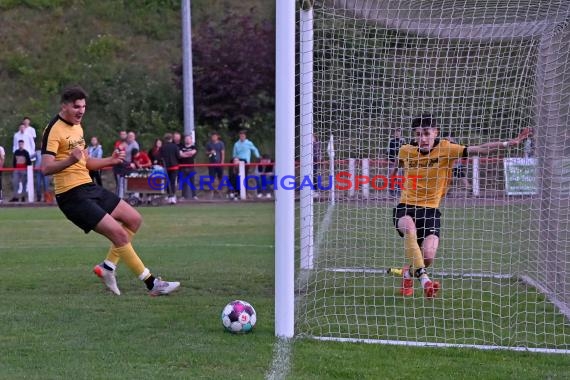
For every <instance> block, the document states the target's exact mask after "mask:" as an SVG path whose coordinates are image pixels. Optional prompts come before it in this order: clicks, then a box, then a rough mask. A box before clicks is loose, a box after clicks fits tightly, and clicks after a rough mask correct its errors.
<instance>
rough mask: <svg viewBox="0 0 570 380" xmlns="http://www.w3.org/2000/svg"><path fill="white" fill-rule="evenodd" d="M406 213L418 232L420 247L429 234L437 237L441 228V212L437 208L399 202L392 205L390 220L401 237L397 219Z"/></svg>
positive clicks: (402, 235)
mask: <svg viewBox="0 0 570 380" xmlns="http://www.w3.org/2000/svg"><path fill="white" fill-rule="evenodd" d="M406 215H408V216H410V217H411V218H412V219H413V220H414V223H415V225H416V230H417V234H418V244H419V246H420V247H421V245H422V243H423V241H424V239H425V238H426V237H428V236H429V235H435V236H437V237H439V231H440V228H441V212H440V211H439V210H438V209H436V208H431V207H420V206H412V205H407V204H404V203H399V204H398V205H397V206H396V207H394V210H393V212H392V220H393V222H394V226H396V230H397V231H398V234H400V236H401V237H404V234H402V232H400V230H398V220H399V219H400V218H402V217H403V216H406Z"/></svg>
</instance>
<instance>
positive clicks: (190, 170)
mask: <svg viewBox="0 0 570 380" xmlns="http://www.w3.org/2000/svg"><path fill="white" fill-rule="evenodd" d="M179 150H180V159H179V163H180V164H183V165H194V159H195V158H196V153H198V150H197V149H196V146H195V145H194V141H193V140H192V135H186V136H184V144H182V145H181V146H179ZM181 172H182V174H183V175H184V176H183V178H184V183H182V197H183V198H184V199H190V194H192V199H194V200H198V196H197V195H196V187H195V184H194V175H195V174H196V171H195V170H194V167H193V166H183V167H182V168H181ZM188 182H190V183H191V184H192V186H190V185H189V184H188Z"/></svg>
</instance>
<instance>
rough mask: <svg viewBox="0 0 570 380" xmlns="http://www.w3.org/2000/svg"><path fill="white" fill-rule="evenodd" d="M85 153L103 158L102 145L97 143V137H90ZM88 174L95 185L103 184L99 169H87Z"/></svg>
mask: <svg viewBox="0 0 570 380" xmlns="http://www.w3.org/2000/svg"><path fill="white" fill-rule="evenodd" d="M87 153H88V154H89V157H92V158H103V147H102V146H101V144H99V139H98V138H97V137H96V136H93V137H91V145H89V147H88V148H87ZM89 176H90V177H91V179H92V180H93V182H95V183H96V184H97V185H99V186H103V181H102V180H101V169H98V170H89Z"/></svg>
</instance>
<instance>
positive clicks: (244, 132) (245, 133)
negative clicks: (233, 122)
mask: <svg viewBox="0 0 570 380" xmlns="http://www.w3.org/2000/svg"><path fill="white" fill-rule="evenodd" d="M242 133H243V134H244V135H247V131H246V130H245V129H242V130H241V131H239V134H240V135H241V134H242Z"/></svg>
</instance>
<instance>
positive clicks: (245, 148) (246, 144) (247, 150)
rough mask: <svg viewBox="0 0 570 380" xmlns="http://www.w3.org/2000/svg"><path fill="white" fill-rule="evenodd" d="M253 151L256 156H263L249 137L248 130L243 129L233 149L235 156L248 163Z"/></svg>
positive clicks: (246, 170)
mask: <svg viewBox="0 0 570 380" xmlns="http://www.w3.org/2000/svg"><path fill="white" fill-rule="evenodd" d="M252 152H253V154H254V156H255V158H259V157H261V154H259V150H258V149H257V148H256V147H255V145H254V144H253V143H252V142H251V141H249V140H248V139H247V131H245V130H242V131H240V132H239V140H238V141H236V142H235V144H234V149H233V157H237V158H239V159H240V160H242V161H244V162H245V163H246V164H249V163H250V162H251V153H252ZM245 168H246V169H245V172H246V175H247V173H248V171H249V169H248V166H247V165H246V167H245Z"/></svg>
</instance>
